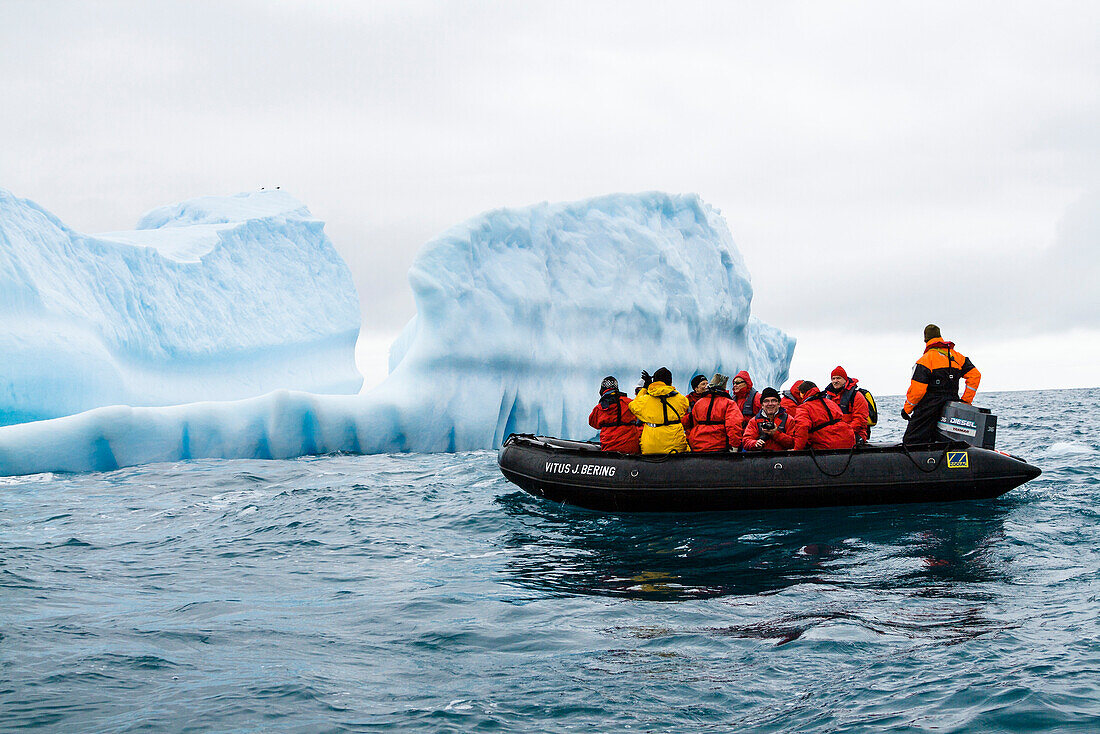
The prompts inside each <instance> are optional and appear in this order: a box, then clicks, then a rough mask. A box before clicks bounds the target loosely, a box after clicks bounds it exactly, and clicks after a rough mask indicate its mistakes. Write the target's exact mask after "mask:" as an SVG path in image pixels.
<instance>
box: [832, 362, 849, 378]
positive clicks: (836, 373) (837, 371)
mask: <svg viewBox="0 0 1100 734" xmlns="http://www.w3.org/2000/svg"><path fill="white" fill-rule="evenodd" d="M829 377H830V378H833V377H843V378H844V379H845V380H847V379H848V373H847V372H845V371H844V368H843V367H841V366H840V365H837V366H836V367H833V371H832V372H831V373H830V374H829Z"/></svg>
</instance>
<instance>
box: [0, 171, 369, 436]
mask: <svg viewBox="0 0 1100 734" xmlns="http://www.w3.org/2000/svg"><path fill="white" fill-rule="evenodd" d="M138 227H139V228H138V229H137V230H134V231H131V232H112V233H108V234H101V235H94V236H93V235H84V234H81V233H79V232H74V231H73V230H71V229H70V228H68V227H66V226H65V225H64V224H62V223H61V222H60V221H59V220H58V219H57V218H56V217H54V216H53V215H52V214H50V213H49V212H47V211H45V210H44V209H42V208H41V207H39V206H38V205H36V204H34V203H33V202H30V201H27V200H24V199H19V198H16V197H15V196H13V195H11V194H10V193H8V192H7V191H4V190H0V425H3V424H6V423H16V422H21V421H30V420H40V419H45V418H53V417H56V416H62V415H68V414H73V413H79V412H81V411H85V410H88V409H90V408H95V407H98V406H105V405H120V404H121V405H133V406H149V405H158V406H160V405H172V404H178V403H189V402H193V401H196V400H234V399H238V398H245V397H252V396H256V395H262V394H265V393H268V392H271V391H272V390H275V389H278V388H294V389H297V390H306V391H311V392H321V393H326V392H335V393H356V392H358V391H359V389H360V387H361V385H362V377H361V376H360V375H359V373H358V372H357V371H356V368H355V356H354V350H355V341H356V339H357V338H358V335H359V299H358V296H357V294H356V292H355V286H354V284H353V282H352V278H351V272H350V271H349V270H348V267H347V265H346V264H345V263H344V261H343V260H342V259H341V258H340V256H339V254H337V252H336V250H335V248H334V247H333V245H332V243H331V241H329V239H328V238H327V237H326V236H325V234H324V229H323V228H324V224H323V223H322V222H320V221H318V220H316V219H314V218H313V217H312V216H311V215H310V213H309V211H308V210H307V209H306V207H305V206H304V205H303V204H302V203H301V202H299V201H297V200H295V199H294V198H293V197H291V196H289V195H288V194H286V193H284V192H281V191H261V192H255V193H250V194H240V195H238V196H233V197H205V198H202V199H195V200H193V201H187V202H184V203H182V204H178V205H175V206H171V207H164V208H162V209H157V210H154V211H152V212H150V213H149V214H147V215H146V216H145V217H144V218H143V219H142V220H141V222H140V223H139V225H138Z"/></svg>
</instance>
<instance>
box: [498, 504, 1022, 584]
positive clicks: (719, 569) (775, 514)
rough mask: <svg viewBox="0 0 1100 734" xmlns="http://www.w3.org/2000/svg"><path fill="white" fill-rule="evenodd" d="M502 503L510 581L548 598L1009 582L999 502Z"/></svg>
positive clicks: (1002, 508) (1004, 506) (1003, 506)
mask: <svg viewBox="0 0 1100 734" xmlns="http://www.w3.org/2000/svg"><path fill="white" fill-rule="evenodd" d="M499 502H500V504H501V505H502V506H503V508H504V510H505V512H506V513H507V514H508V515H509V516H510V517H511V518H512V519H513V520H515V522H514V523H513V530H512V531H511V532H510V533H508V534H507V535H506V536H504V539H503V541H502V542H503V543H504V545H505V547H506V549H507V550H508V551H509V552H508V557H509V558H510V563H509V564H508V570H509V572H510V574H511V576H512V579H513V580H514V582H515V583H517V584H519V585H522V586H525V587H528V588H531V589H535V590H538V591H540V592H543V593H547V592H549V593H556V594H580V595H606V596H616V597H629V598H637V599H647V600H664V601H674V600H681V599H692V598H708V597H722V596H744V595H758V594H769V593H776V592H779V591H782V590H783V589H786V588H788V587H791V586H794V585H796V584H821V585H825V586H830V587H841V588H854V587H862V588H867V587H877V588H880V589H884V590H885V589H898V588H907V589H913V590H915V591H920V590H925V591H929V592H931V593H944V589H943V587H944V585H945V584H946V585H950V584H952V583H961V582H968V583H973V582H982V581H988V580H992V579H994V578H996V579H997V580H1004V578H1003V573H1004V570H1003V569H1001V568H999V566H997V565H996V564H994V563H992V562H990V560H989V558H988V551H989V549H990V548H991V547H992V546H993V545H995V543H996V541H997V540H998V539H999V538H1001V537H1002V536H1003V522H1004V516H1005V514H1006V513H1007V511H1008V507H1009V504H1008V503H1006V502H1005V501H1004V500H999V501H993V502H967V503H957V504H951V505H939V506H931V505H908V506H893V507H873V508H856V509H852V508H828V509H817V510H783V511H754V512H746V513H714V514H708V515H699V514H691V515H687V514H662V515H643V514H633V515H612V514H604V513H596V512H590V511H587V510H581V509H576V508H571V507H568V506H563V505H557V504H554V503H550V502H545V501H542V500H536V499H534V498H530V497H528V496H527V495H525V494H523V493H521V492H514V493H511V494H508V495H506V496H503V497H501V498H500V499H499ZM925 587H927V588H925ZM948 593H949V592H948Z"/></svg>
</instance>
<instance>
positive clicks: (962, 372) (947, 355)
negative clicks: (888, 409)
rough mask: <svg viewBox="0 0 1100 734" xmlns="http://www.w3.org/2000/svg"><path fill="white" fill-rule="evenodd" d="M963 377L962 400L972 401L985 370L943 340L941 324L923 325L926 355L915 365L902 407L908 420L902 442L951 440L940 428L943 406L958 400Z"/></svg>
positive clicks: (902, 414) (951, 343)
mask: <svg viewBox="0 0 1100 734" xmlns="http://www.w3.org/2000/svg"><path fill="white" fill-rule="evenodd" d="M960 379H963V380H965V381H966V391H965V392H963V395H962V401H963V402H964V403H971V402H973V401H974V395H975V393H977V392H978V383H979V382H981V379H982V373H981V372H978V368H977V367H975V366H974V363H973V362H971V361H970V358H969V357H967V356H966V355H963V354H960V353H959V352H957V351H956V350H955V343H954V342H948V341H944V340H943V337H942V336H940V327H938V326H936V325H935V324H929V325H928V326H926V327H924V354H922V355H921V358H920V359H918V360H917V364H916V366H915V367H914V368H913V381H912V382H911V383H909V392H907V393H905V406H904V407H903V408H902V409H901V417H902V418H904V419H905V420H907V421H909V426H908V427H907V428H906V429H905V436H903V437H902V439H901V441H902V443H905V444H917V443H936V442H938V441H948V440H950V439H948V438H947V437H946V436H944V435H943V434H942V433H940V431H939V422H940V415H941V414H942V413H943V406H945V405H947V404H948V403H950V402H954V401H957V400H959V380H960Z"/></svg>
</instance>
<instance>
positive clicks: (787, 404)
mask: <svg viewBox="0 0 1100 734" xmlns="http://www.w3.org/2000/svg"><path fill="white" fill-rule="evenodd" d="M800 387H802V380H795V381H794V384H793V385H791V389H790V390H784V391H783V393H782V394H781V395H780V396H779V407H781V408H783V410H785V411H787V415H789V416H791V417H792V418H793V417H794V414H795V412H796V411H797V410H798V404H799V403H801V402H802V400H801V398H799V397H798V388H800ZM761 405H763V398H761Z"/></svg>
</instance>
